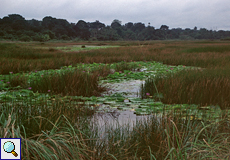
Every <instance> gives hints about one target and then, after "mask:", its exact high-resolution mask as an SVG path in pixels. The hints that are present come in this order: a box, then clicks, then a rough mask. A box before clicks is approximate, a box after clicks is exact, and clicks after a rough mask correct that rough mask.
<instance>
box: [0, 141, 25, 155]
mask: <svg viewBox="0 0 230 160" xmlns="http://www.w3.org/2000/svg"><path fill="white" fill-rule="evenodd" d="M0 146H1V150H0V160H9V159H10V160H13V159H21V138H0Z"/></svg>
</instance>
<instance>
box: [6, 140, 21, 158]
mask: <svg viewBox="0 0 230 160" xmlns="http://www.w3.org/2000/svg"><path fill="white" fill-rule="evenodd" d="M3 149H4V151H5V152H7V153H12V154H13V155H14V156H15V157H17V156H18V154H17V153H16V152H15V151H14V150H15V145H14V143H13V142H11V141H7V142H5V143H4V145H3Z"/></svg>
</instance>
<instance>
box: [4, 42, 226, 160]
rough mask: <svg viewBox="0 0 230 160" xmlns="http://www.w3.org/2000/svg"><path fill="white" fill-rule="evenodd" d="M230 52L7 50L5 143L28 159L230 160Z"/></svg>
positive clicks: (187, 45)
mask: <svg viewBox="0 0 230 160" xmlns="http://www.w3.org/2000/svg"><path fill="white" fill-rule="evenodd" d="M102 44H103V45H102ZM89 45H91V46H98V47H91V49H89V48H90V47H89ZM228 45H229V42H213V41H211V42H207V41H194V42H192V41H191V42H179V41H169V42H167V41H159V42H130V43H128V42H114V43H112V42H104V43H101V42H100V43H99V42H98V43H97V42H96V43H95V44H91V43H89V42H88V44H87V43H85V44H84V43H82V42H81V43H78V44H75V43H46V44H36V43H22V44H13V43H12V44H9V43H1V44H0V48H1V51H0V53H1V54H0V56H1V60H0V64H1V67H0V73H1V75H0V137H3V138H14V137H17V138H22V158H23V159H119V160H120V159H229V158H230V152H229V148H230V141H229V138H228V137H229V136H230V135H229V133H230V129H229V128H230V124H229V114H230V113H229V110H228V109H229V107H230V106H229V104H230V102H229V99H230V93H229V90H230V86H229V85H230V77H229V73H230V72H229V71H230V70H229V69H228V67H229V64H230V62H229V61H230V59H229V57H230V54H229V53H230V50H229V47H228ZM113 46H114V47H113ZM118 46H120V47H118ZM6 62H7V63H6ZM125 117H126V118H125ZM110 122H113V123H110Z"/></svg>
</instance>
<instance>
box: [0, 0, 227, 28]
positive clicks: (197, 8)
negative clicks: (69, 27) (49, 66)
mask: <svg viewBox="0 0 230 160" xmlns="http://www.w3.org/2000/svg"><path fill="white" fill-rule="evenodd" d="M229 6H230V1H229V0H218V1H216V0H209V1H207V0H183V1H182V0H126V1H124V0H113V1H105V0H97V1H94V0H56V1H54V0H46V1H44V0H33V1H28V0H1V6H0V17H3V16H6V15H8V14H12V13H18V14H21V15H22V16H23V17H25V18H26V19H32V18H34V19H39V20H41V19H42V18H43V17H45V16H52V17H56V18H63V19H67V20H68V21H69V22H74V23H76V22H77V21H78V20H80V19H82V20H85V21H87V22H92V21H95V20H99V21H101V22H103V23H105V24H106V25H110V24H111V22H112V21H113V19H119V20H121V21H122V23H123V24H124V23H127V22H130V21H131V22H134V23H135V22H143V23H145V24H146V25H147V24H148V22H150V23H151V25H152V26H154V27H156V28H159V27H160V26H161V25H162V24H166V25H168V26H169V27H170V28H176V27H182V28H187V27H188V28H193V27H194V26H197V27H198V28H207V29H210V28H217V29H225V30H230V22H229V21H228V16H227V15H230V11H229Z"/></svg>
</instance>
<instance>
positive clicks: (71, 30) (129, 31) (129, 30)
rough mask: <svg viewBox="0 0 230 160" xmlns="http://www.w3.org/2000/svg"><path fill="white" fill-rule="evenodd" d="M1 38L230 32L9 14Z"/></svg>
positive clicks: (189, 36)
mask: <svg viewBox="0 0 230 160" xmlns="http://www.w3.org/2000/svg"><path fill="white" fill-rule="evenodd" d="M0 39H5V40H20V41H40V42H44V41H48V40H55V39H57V40H91V41H94V40H95V41H96V40H97V41H116V40H141V41H142V40H167V39H181V40H193V39H225V40H230V31H224V30H219V31H215V30H207V29H206V28H200V29H197V27H194V28H193V29H190V28H186V29H182V28H172V29H169V26H167V25H161V27H160V28H159V29H156V28H155V27H153V26H150V23H149V24H148V25H147V26H145V24H144V23H141V22H138V23H133V22H128V23H125V24H124V25H122V23H121V21H119V20H117V19H115V20H113V21H112V23H111V25H107V26H106V25H105V24H104V23H101V22H100V21H98V20H96V21H95V22H85V21H84V20H79V21H78V22H77V23H69V22H68V21H67V20H65V19H57V18H54V17H51V16H46V17H44V18H43V19H42V20H41V21H39V20H35V19H32V20H26V19H25V18H24V17H23V16H21V15H19V14H9V15H8V16H5V17H3V18H0Z"/></svg>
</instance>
